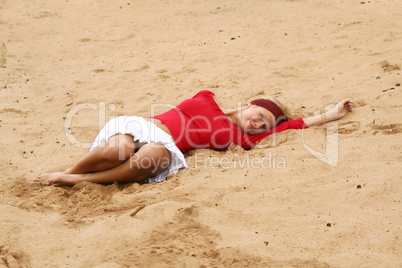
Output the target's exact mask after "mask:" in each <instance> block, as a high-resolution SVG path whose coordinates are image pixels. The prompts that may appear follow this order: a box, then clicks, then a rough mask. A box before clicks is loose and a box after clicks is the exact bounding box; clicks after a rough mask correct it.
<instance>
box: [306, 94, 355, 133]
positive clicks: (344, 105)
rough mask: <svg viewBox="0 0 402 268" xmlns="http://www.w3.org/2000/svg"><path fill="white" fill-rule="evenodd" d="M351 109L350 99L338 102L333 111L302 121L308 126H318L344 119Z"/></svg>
mask: <svg viewBox="0 0 402 268" xmlns="http://www.w3.org/2000/svg"><path fill="white" fill-rule="evenodd" d="M352 109H353V101H352V100H350V99H346V100H343V101H341V102H338V104H337V105H336V106H335V108H334V109H332V110H330V111H328V112H325V113H322V114H319V115H315V116H312V117H309V118H305V119H303V121H304V123H305V124H306V125H307V126H309V127H312V126H318V125H321V124H324V123H327V122H330V121H333V120H338V119H341V118H342V117H344V116H345V115H346V114H347V113H348V112H351V111H352Z"/></svg>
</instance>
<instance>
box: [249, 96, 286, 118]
mask: <svg viewBox="0 0 402 268" xmlns="http://www.w3.org/2000/svg"><path fill="white" fill-rule="evenodd" d="M250 103H251V104H254V105H258V106H260V107H262V108H265V109H267V110H268V111H270V112H271V113H272V114H273V115H274V116H275V122H276V123H277V124H279V123H281V122H283V121H287V118H286V116H285V114H284V113H283V111H282V109H281V108H279V106H278V105H276V104H275V103H274V102H272V101H269V100H265V99H256V100H253V101H252V102H250ZM278 120H279V121H278Z"/></svg>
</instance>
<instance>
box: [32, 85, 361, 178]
mask: <svg viewBox="0 0 402 268" xmlns="http://www.w3.org/2000/svg"><path fill="white" fill-rule="evenodd" d="M352 104H353V102H352V101H351V100H349V99H346V100H343V101H341V102H340V103H338V104H337V105H336V107H335V108H334V109H333V110H330V111H327V112H325V113H323V114H321V115H316V116H312V117H309V118H306V119H303V118H298V119H295V120H292V119H293V118H291V117H290V116H289V114H288V109H287V108H286V107H285V106H283V105H282V104H281V103H280V102H278V101H277V100H276V99H275V98H273V97H268V98H262V99H257V100H254V101H251V102H250V103H248V104H247V106H244V107H240V108H237V109H225V108H223V107H220V106H219V105H218V104H217V103H216V101H215V99H214V93H212V92H210V91H207V90H204V91H201V92H199V93H198V94H197V95H195V96H194V97H193V98H191V99H188V100H185V101H183V102H182V103H180V104H179V105H178V106H177V107H176V108H174V109H172V110H170V111H168V112H166V113H164V114H161V115H158V116H155V117H152V118H143V117H136V116H120V117H117V118H114V119H112V120H110V121H109V122H108V123H106V125H105V126H104V128H103V129H102V130H101V132H100V133H99V135H98V137H96V139H95V142H94V144H93V146H92V148H91V150H90V151H89V152H88V153H87V154H86V155H85V156H84V157H83V158H81V159H80V160H79V161H78V162H77V163H76V164H75V165H74V166H73V167H71V168H69V169H67V170H66V171H64V172H56V173H47V174H42V175H40V176H39V177H37V178H36V179H34V180H33V181H32V182H33V183H40V184H44V185H54V186H63V185H75V184H77V183H79V182H82V181H88V182H97V183H113V182H146V181H148V182H161V181H163V180H165V179H166V177H167V176H168V175H170V174H175V173H177V171H178V170H179V169H180V168H183V167H187V163H186V160H185V158H184V155H183V153H185V152H187V151H190V150H193V149H200V148H211V149H214V150H226V149H227V148H228V147H229V145H230V144H232V143H233V144H236V145H240V146H241V147H243V148H244V149H250V148H252V147H253V146H254V145H255V144H256V143H257V142H259V141H261V140H262V139H264V138H265V137H267V136H268V135H271V134H273V133H279V132H281V131H284V130H287V129H302V128H307V127H311V126H316V125H321V124H324V123H326V122H329V121H333V120H338V119H340V118H342V117H344V116H345V115H346V114H347V113H348V112H350V111H352Z"/></svg>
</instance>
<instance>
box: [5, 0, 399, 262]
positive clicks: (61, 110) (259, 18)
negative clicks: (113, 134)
mask: <svg viewBox="0 0 402 268" xmlns="http://www.w3.org/2000/svg"><path fill="white" fill-rule="evenodd" d="M363 1H364V2H363ZM363 1H361V0H359V1H351V0H348V1H324V0H321V1H318V0H311V1H309V0H306V1H280V0H272V1H262V0H255V1H194V0H189V1H187V0H186V1H184V0H172V1H156V0H155V1H139V0H136V1H134V0H124V1H122V0H117V1H105V0H81V1H73V0H66V1H56V0H52V1H49V0H31V1H21V0H0V65H1V68H0V96H1V103H0V134H1V140H0V149H1V152H2V153H1V155H0V160H1V165H0V175H1V179H0V193H1V195H0V267H19V266H21V267H102V268H105V267H225V266H232V267H247V266H250V267H401V266H402V256H401V252H402V246H401V239H400V237H401V229H400V228H401V223H402V219H401V215H402V213H401V192H402V186H401V174H402V172H401V171H402V169H401V162H402V155H401V131H402V125H401V124H402V121H401V119H402V108H401V107H402V104H401V101H402V98H401V87H400V85H399V84H400V83H402V77H401V75H400V73H401V72H402V71H401V69H400V66H402V50H401V40H402V34H401V29H402V3H401V1H397V0H395V1H392V0H385V1H379V0H378V1H376V0H371V1H366V0H363ZM398 40H399V41H398ZM203 89H208V90H211V91H213V92H215V93H216V98H217V100H218V103H220V104H221V105H222V106H223V107H226V108H234V107H237V105H238V103H239V102H241V103H242V104H246V103H247V101H248V100H249V99H250V98H252V97H253V96H255V95H259V94H262V93H264V94H269V95H275V96H277V97H278V98H279V99H280V100H281V101H283V102H284V103H286V104H288V105H289V106H290V107H292V109H293V111H294V112H295V113H297V114H299V115H300V116H304V117H306V116H309V115H311V114H313V113H314V112H317V111H319V110H323V109H324V107H326V106H327V105H331V104H333V103H334V102H336V101H339V100H341V99H344V98H347V97H350V98H351V99H353V100H354V103H355V109H354V111H353V113H351V114H349V115H347V117H345V118H344V119H342V120H341V121H339V122H336V123H333V124H328V125H326V126H322V127H315V128H310V129H307V130H304V131H295V130H291V131H287V132H285V133H281V134H278V135H276V136H272V137H269V138H267V139H266V140H264V141H263V142H262V143H261V144H260V145H259V146H258V148H256V149H253V150H251V151H244V150H243V149H241V148H237V147H231V148H230V149H229V150H228V151H226V152H215V151H212V150H198V151H196V152H190V153H188V154H187V155H186V157H187V162H188V164H189V168H188V169H186V170H181V171H180V172H179V173H178V174H177V175H173V176H170V177H168V179H167V180H166V181H165V182H162V183H157V184H137V183H134V184H131V183H130V184H113V185H106V186H105V185H98V184H91V183H81V184H78V185H76V186H75V187H60V188H56V187H44V186H37V185H36V186H32V185H30V184H29V183H28V182H29V180H30V179H32V178H34V177H36V176H37V175H38V174H40V173H43V172H49V171H61V170H63V169H65V168H67V167H69V166H71V165H72V164H73V163H74V162H75V161H77V160H78V159H79V158H80V157H81V156H83V155H84V154H85V153H86V152H87V151H88V148H87V147H88V146H89V145H90V144H91V143H92V141H93V140H94V138H95V137H96V135H97V132H98V130H99V127H102V126H103V124H104V123H105V122H106V121H107V120H108V119H109V118H110V117H113V116H118V115H142V116H150V110H155V113H161V112H163V111H165V110H167V109H168V108H167V107H169V105H170V106H171V105H177V104H178V103H179V102H180V101H181V100H184V99H186V98H189V97H192V96H193V95H195V94H196V93H197V92H198V91H200V90H203ZM151 104H154V105H153V106H152V105H151ZM155 104H157V106H158V107H156V108H155ZM161 106H162V107H161ZM358 186H359V187H358Z"/></svg>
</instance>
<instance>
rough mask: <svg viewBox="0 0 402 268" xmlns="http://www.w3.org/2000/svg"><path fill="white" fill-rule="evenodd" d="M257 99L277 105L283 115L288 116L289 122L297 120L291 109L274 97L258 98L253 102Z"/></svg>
mask: <svg viewBox="0 0 402 268" xmlns="http://www.w3.org/2000/svg"><path fill="white" fill-rule="evenodd" d="M256 99H264V100H269V101H272V102H273V103H275V104H276V105H278V107H279V108H281V110H282V112H283V114H284V115H285V116H286V118H287V119H288V120H294V119H296V118H297V116H296V115H295V114H294V113H292V112H291V111H290V109H289V107H287V106H286V105H284V104H283V103H282V102H280V101H279V100H278V99H277V98H276V97H274V96H262V97H257V98H255V99H253V100H256Z"/></svg>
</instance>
